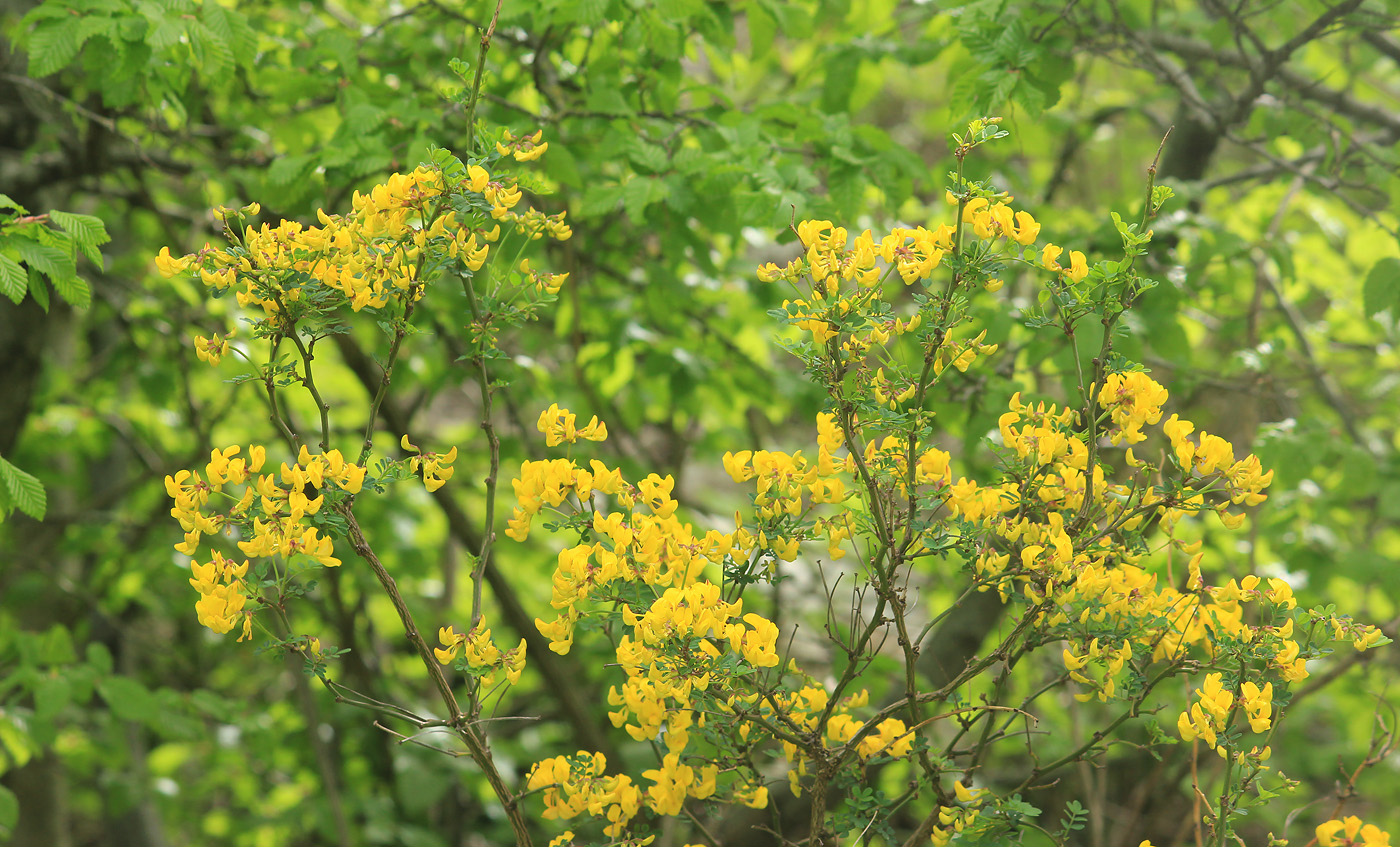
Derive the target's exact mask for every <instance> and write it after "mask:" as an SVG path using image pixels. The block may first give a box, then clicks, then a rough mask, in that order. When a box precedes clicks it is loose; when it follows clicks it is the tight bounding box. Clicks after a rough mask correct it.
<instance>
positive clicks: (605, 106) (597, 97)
mask: <svg viewBox="0 0 1400 847" xmlns="http://www.w3.org/2000/svg"><path fill="white" fill-rule="evenodd" d="M587 106H588V109H589V111H592V112H601V113H603V114H605V115H627V114H631V112H632V107H631V106H630V105H628V103H627V98H626V97H623V96H622V92H621V91H618V90H617V89H616V88H614V87H612V86H595V87H594V88H592V89H590V90H589V92H588V101H587Z"/></svg>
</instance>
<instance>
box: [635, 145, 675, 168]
mask: <svg viewBox="0 0 1400 847" xmlns="http://www.w3.org/2000/svg"><path fill="white" fill-rule="evenodd" d="M628 153H629V155H630V156H631V158H632V161H633V162H636V163H637V165H638V166H640V167H643V168H646V169H647V170H649V171H651V172H652V173H661V172H662V171H664V170H666V169H667V167H668V166H669V164H670V162H669V161H668V159H667V156H666V149H665V148H664V147H662V146H661V145H659V144H652V143H651V142H649V141H643V140H642V139H640V138H638V139H636V140H635V141H634V142H633V143H632V146H631V149H629V150H628Z"/></svg>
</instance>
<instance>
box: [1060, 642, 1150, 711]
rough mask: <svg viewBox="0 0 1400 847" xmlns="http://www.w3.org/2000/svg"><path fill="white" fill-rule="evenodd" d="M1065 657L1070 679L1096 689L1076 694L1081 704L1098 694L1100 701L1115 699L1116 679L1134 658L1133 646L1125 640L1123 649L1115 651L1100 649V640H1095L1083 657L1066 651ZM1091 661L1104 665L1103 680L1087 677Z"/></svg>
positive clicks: (1075, 696) (1090, 643) (1105, 648)
mask: <svg viewBox="0 0 1400 847" xmlns="http://www.w3.org/2000/svg"><path fill="white" fill-rule="evenodd" d="M1063 657H1064V661H1065V670H1067V671H1069V678H1070V679H1072V680H1074V681H1075V682H1079V683H1083V684H1084V685H1088V686H1090V687H1091V688H1093V689H1094V690H1093V691H1089V692H1082V693H1080V694H1076V695H1074V698H1075V699H1076V700H1078V701H1079V702H1081V703H1086V702H1088V701H1089V699H1090V698H1092V697H1093V696H1094V695H1095V694H1096V693H1097V695H1098V698H1099V700H1101V701H1103V702H1105V703H1106V702H1108V701H1109V700H1110V699H1111V698H1112V697H1113V694H1114V691H1115V690H1116V687H1117V683H1115V682H1114V677H1116V676H1117V675H1118V674H1119V673H1120V672H1121V671H1122V670H1123V667H1124V666H1125V665H1126V664H1127V663H1128V661H1129V660H1130V659H1132V658H1133V645H1132V644H1131V643H1130V642H1129V641H1127V640H1126V639H1125V640H1124V641H1123V646H1122V647H1120V648H1118V649H1117V650H1113V649H1111V648H1107V647H1100V646H1099V639H1097V638H1095V639H1094V640H1093V641H1090V642H1089V647H1088V649H1086V650H1085V651H1084V653H1083V654H1082V655H1079V656H1076V655H1075V654H1074V653H1073V652H1071V651H1070V650H1068V649H1066V650H1065V651H1064V654H1063ZM1091 661H1093V662H1095V663H1096V664H1102V665H1103V667H1104V676H1103V679H1101V680H1100V679H1096V678H1094V677H1090V676H1086V675H1085V671H1087V670H1088V667H1087V666H1088V664H1089V663H1090V662H1091Z"/></svg>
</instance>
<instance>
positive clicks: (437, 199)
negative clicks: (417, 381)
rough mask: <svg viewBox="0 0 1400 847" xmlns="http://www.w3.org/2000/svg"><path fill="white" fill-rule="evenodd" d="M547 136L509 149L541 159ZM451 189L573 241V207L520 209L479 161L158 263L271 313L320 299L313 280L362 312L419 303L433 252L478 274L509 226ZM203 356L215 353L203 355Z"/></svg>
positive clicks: (393, 182) (517, 194)
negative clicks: (309, 219) (344, 208)
mask: <svg viewBox="0 0 1400 847" xmlns="http://www.w3.org/2000/svg"><path fill="white" fill-rule="evenodd" d="M540 138H541V134H540V133H538V132H537V133H534V134H533V135H529V136H524V137H522V138H518V139H517V138H507V143H506V144H504V145H501V151H500V152H501V154H502V155H507V154H510V155H513V156H514V158H515V159H516V160H517V161H522V162H524V161H532V160H534V159H537V158H539V157H540V155H541V154H543V153H544V152H545V150H546V149H547V148H548V147H549V145H548V144H547V143H540ZM448 194H463V195H465V196H466V197H467V199H468V201H469V205H471V206H472V207H473V208H479V209H480V211H481V212H483V213H489V215H490V218H491V219H494V220H495V221H499V222H504V223H507V224H512V225H515V226H517V227H518V228H519V229H520V230H522V231H523V233H524V237H525V238H527V239H537V238H541V237H543V236H545V235H548V236H550V237H552V238H554V239H557V240H560V241H563V240H565V239H567V238H569V237H570V235H571V234H572V231H571V230H570V228H569V226H568V224H566V223H565V222H564V213H559V214H557V215H545V214H543V213H541V212H539V211H537V210H533V209H530V210H526V211H524V212H520V211H516V207H517V206H518V205H519V203H520V200H521V197H522V195H521V191H520V189H519V187H518V186H517V185H516V184H515V181H514V179H513V178H510V177H506V176H502V175H493V174H491V173H490V172H488V171H487V170H486V169H485V168H483V167H482V166H480V165H469V166H466V167H465V170H464V171H463V173H462V175H461V176H460V177H459V178H455V179H451V180H449V179H448V178H447V177H445V176H444V173H443V171H442V170H440V169H438V168H435V167H426V166H425V167H419V168H417V169H416V170H414V171H412V172H410V173H406V174H404V173H396V174H393V175H392V176H390V177H389V178H388V180H386V181H385V182H384V183H382V184H380V185H377V186H375V187H374V188H373V189H371V190H370V191H369V192H368V193H366V194H361V193H360V192H358V191H356V192H355V193H354V196H353V198H352V201H351V208H352V211H351V212H350V213H349V214H345V215H332V214H328V213H327V212H325V211H323V210H318V211H317V219H318V220H319V222H320V226H303V225H302V224H300V223H298V222H295V221H282V222H281V223H279V224H277V225H276V226H273V225H271V224H263V225H262V227H260V228H254V227H252V226H247V227H245V229H244V231H243V232H242V233H241V236H242V239H241V244H240V243H237V239H235V242H236V243H235V249H231V250H216V249H213V248H211V247H209V246H207V245H206V247H205V249H203V250H201V251H200V252H199V253H197V254H191V255H187V256H183V257H179V258H176V257H174V256H172V255H171V254H170V250H169V248H168V247H167V248H162V249H161V251H160V254H159V255H158V256H157V257H156V267H157V268H158V269H159V271H160V272H161V274H162V275H163V276H165V277H171V276H174V275H176V274H180V273H185V272H188V271H191V270H192V269H198V272H199V277H200V279H201V280H202V281H203V283H204V284H205V285H206V286H207V287H209V288H210V289H212V290H214V291H216V292H219V293H222V292H225V291H229V290H233V291H235V293H236V296H237V299H238V302H239V304H240V305H242V306H245V307H248V306H252V307H257V308H261V309H262V310H263V312H264V314H265V315H266V316H267V317H269V318H273V317H278V316H283V314H284V313H290V314H292V315H295V314H298V309H299V308H300V307H299V306H298V304H300V303H303V302H305V301H308V300H310V299H314V298H313V295H312V293H311V290H310V289H309V288H308V285H307V280H310V281H312V282H314V283H317V284H319V286H320V287H322V288H323V289H324V290H326V291H329V292H334V293H335V295H336V296H338V297H340V298H343V299H342V300H341V302H344V303H348V304H349V305H350V307H351V308H352V309H353V310H354V311H357V312H358V311H360V310H361V309H365V308H370V309H382V308H384V307H385V306H387V305H388V304H389V303H390V302H391V301H400V302H412V301H416V300H417V299H419V298H420V297H422V295H423V291H424V283H425V282H426V281H425V280H423V279H420V277H419V274H420V273H421V271H422V270H423V268H424V267H425V262H426V259H427V257H428V256H429V255H433V256H443V255H446V256H448V257H450V258H454V259H457V260H459V261H460V262H461V263H462V264H463V265H464V266H465V267H466V268H467V269H468V270H470V271H473V272H475V271H478V270H480V269H481V267H482V266H483V265H484V264H485V262H486V260H487V258H488V256H489V252H490V246H491V243H492V242H495V241H496V240H497V239H499V238H500V236H501V227H500V225H499V224H496V225H493V226H491V227H490V228H487V227H485V226H470V225H467V224H466V223H464V222H463V221H462V220H461V219H460V218H459V216H458V213H457V212H456V211H454V210H453V209H451V208H449V205H448V203H447V202H446V200H447V197H446V195H448ZM243 211H244V212H247V213H251V214H257V211H258V208H257V206H256V204H254V205H252V206H248V207H245V208H244V209H243ZM220 213H221V214H223V215H224V216H225V217H227V216H228V215H229V214H231V213H229V212H227V211H226V210H220ZM483 217H484V216H483ZM231 237H232V236H231ZM523 270H524V272H525V275H526V276H527V278H528V279H529V280H530V282H531V283H532V284H533V285H535V286H536V287H537V288H538V289H540V290H546V289H547V290H550V291H557V290H558V288H559V286H560V285H561V284H562V283H563V282H564V280H565V278H567V276H568V275H567V274H543V273H540V272H538V271H534V270H531V269H530V268H528V265H527V266H526V267H524V268H523ZM315 295H316V297H319V296H321V292H320V291H319V290H318V291H316V292H315ZM318 303H320V301H319V300H318ZM321 305H322V306H323V305H324V304H321ZM217 343H218V340H217V338H216V339H215V341H214V342H207V343H206V342H202V341H197V342H196V344H197V347H196V349H197V350H201V349H203V350H208V349H212V348H211V345H217ZM220 355H222V352H221V353H220ZM201 358H206V357H205V356H204V355H203V354H201ZM215 361H216V360H215Z"/></svg>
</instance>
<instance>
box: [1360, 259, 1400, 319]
mask: <svg viewBox="0 0 1400 847" xmlns="http://www.w3.org/2000/svg"><path fill="white" fill-rule="evenodd" d="M1361 300H1362V302H1363V303H1364V304H1365V307H1366V316H1367V317H1370V316H1371V315H1374V314H1376V313H1377V312H1382V311H1384V310H1386V309H1394V308H1395V306H1396V305H1397V304H1400V259H1397V258H1395V257H1394V256H1387V257H1386V258H1384V259H1381V260H1380V261H1379V262H1376V263H1375V264H1374V265H1372V266H1371V271H1370V273H1368V274H1366V282H1365V283H1363V284H1362V286H1361Z"/></svg>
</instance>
